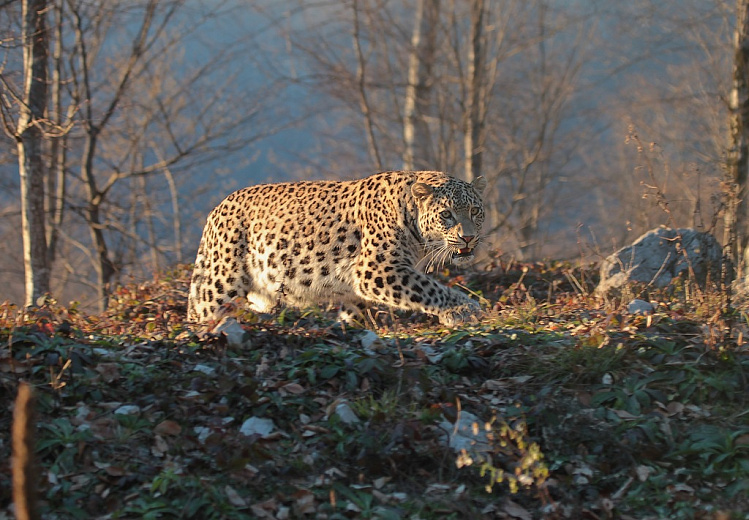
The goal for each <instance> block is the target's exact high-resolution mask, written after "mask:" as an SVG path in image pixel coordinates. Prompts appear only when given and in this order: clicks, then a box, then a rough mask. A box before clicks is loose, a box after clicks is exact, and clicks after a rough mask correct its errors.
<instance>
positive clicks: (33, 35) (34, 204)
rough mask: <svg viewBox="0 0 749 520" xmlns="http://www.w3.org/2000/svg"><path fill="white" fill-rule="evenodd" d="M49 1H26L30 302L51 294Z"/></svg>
mask: <svg viewBox="0 0 749 520" xmlns="http://www.w3.org/2000/svg"><path fill="white" fill-rule="evenodd" d="M45 11H46V0H23V4H22V12H23V29H22V33H23V69H24V93H23V105H22V106H21V112H20V117H19V119H18V127H17V131H16V136H17V148H18V172H19V175H20V180H21V232H22V235H23V262H24V272H25V288H26V298H25V301H24V304H25V305H26V306H31V305H34V304H35V303H36V302H37V300H38V298H39V297H40V296H43V295H44V294H46V293H49V275H50V273H49V264H48V261H47V234H46V225H45V208H44V178H45V165H44V134H43V132H42V128H41V125H42V124H43V120H44V117H45V114H44V112H45V107H46V102H47V54H48V37H47V30H46V25H45V19H44V17H45Z"/></svg>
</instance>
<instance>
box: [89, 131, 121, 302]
mask: <svg viewBox="0 0 749 520" xmlns="http://www.w3.org/2000/svg"><path fill="white" fill-rule="evenodd" d="M97 139H98V130H97V129H96V128H89V130H88V135H87V136H86V144H85V146H84V152H83V163H82V164H81V176H82V177H83V181H84V182H85V184H86V191H87V193H86V196H87V199H88V206H87V207H86V224H88V227H89V232H90V233H91V241H92V242H93V244H94V249H95V250H96V251H95V254H94V257H95V262H94V270H95V271H96V289H97V292H98V294H97V300H98V301H97V307H98V309H99V310H100V311H104V310H105V309H106V308H107V299H108V298H109V283H110V282H111V280H112V277H113V276H114V275H115V273H116V272H117V269H116V267H115V265H114V263H113V262H112V260H111V259H110V258H109V248H108V247H107V240H106V237H105V236H104V225H103V223H102V221H101V214H100V206H101V202H102V200H103V197H102V194H101V193H100V192H99V190H98V188H97V187H96V177H95V176H94V156H95V154H96V143H97Z"/></svg>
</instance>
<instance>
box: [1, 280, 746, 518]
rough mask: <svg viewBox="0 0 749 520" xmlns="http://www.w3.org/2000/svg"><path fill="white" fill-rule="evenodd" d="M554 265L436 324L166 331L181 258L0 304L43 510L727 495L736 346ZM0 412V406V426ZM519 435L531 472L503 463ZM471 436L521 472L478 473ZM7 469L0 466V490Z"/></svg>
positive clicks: (279, 509) (196, 510)
mask: <svg viewBox="0 0 749 520" xmlns="http://www.w3.org/2000/svg"><path fill="white" fill-rule="evenodd" d="M558 274H559V271H553V270H545V268H542V267H541V266H535V267H532V268H531V269H526V270H525V272H524V273H523V277H524V278H523V283H522V284H515V282H516V281H517V280H515V281H514V282H511V283H510V284H505V285H502V283H503V282H502V277H499V276H498V275H496V274H495V273H489V274H488V275H486V277H485V279H483V281H481V282H480V283H481V284H482V285H480V287H482V288H483V289H482V290H483V294H484V296H486V297H488V298H489V299H490V300H492V301H496V302H498V303H497V305H496V309H495V310H494V311H493V315H492V316H491V317H490V319H489V320H487V321H486V322H485V323H483V324H481V325H472V326H470V327H466V328H459V329H455V330H444V329H442V328H439V327H433V328H418V327H421V325H415V324H414V323H409V322H407V321H405V320H401V321H396V322H395V323H394V325H393V327H390V328H387V327H382V328H377V329H375V330H349V331H347V332H345V333H344V332H343V331H342V330H341V329H340V327H333V326H331V325H330V323H331V322H329V321H325V318H324V317H323V318H320V317H319V316H313V317H307V316H302V315H301V314H295V313H294V312H292V311H288V312H286V313H284V315H283V321H282V320H281V319H280V318H279V319H278V320H276V321H273V320H274V319H275V318H274V317H268V318H264V317H260V318H258V317H252V319H251V320H250V323H249V324H248V323H244V322H242V323H241V324H240V321H241V320H239V321H234V322H232V321H231V320H227V321H225V322H224V326H225V327H228V328H219V329H216V328H215V327H214V328H210V327H209V328H206V329H205V330H187V329H185V328H184V326H183V324H182V322H181V319H182V318H181V316H182V315H183V313H184V304H185V301H184V290H185V287H186V286H187V279H186V276H185V277H181V278H179V280H180V281H179V282H177V285H171V286H170V285H168V284H165V283H163V282H154V283H151V284H141V285H138V286H134V287H130V288H125V289H121V290H118V292H117V293H116V295H115V301H114V304H113V305H112V307H111V309H110V310H109V311H108V312H107V313H105V314H103V315H98V316H88V317H84V316H82V315H80V314H76V313H71V312H68V311H67V310H65V309H63V308H61V307H59V306H58V307H48V308H46V309H44V315H43V320H42V321H41V322H40V323H41V326H37V325H35V322H34V320H31V319H29V320H27V321H26V322H24V321H23V320H24V319H26V318H23V319H20V318H19V319H17V318H15V317H13V312H11V311H10V310H9V308H7V307H6V308H5V314H4V315H5V321H4V322H3V323H5V325H4V328H3V325H2V324H1V323H0V333H1V334H2V338H0V339H2V341H0V345H1V346H0V385H2V387H1V388H0V389H3V390H8V391H11V390H12V389H13V388H14V387H15V384H16V379H17V377H19V376H22V377H24V378H28V379H30V380H31V381H33V382H34V383H35V384H36V385H37V387H38V388H39V389H40V393H41V395H42V397H43V399H42V400H41V405H40V413H41V421H40V434H39V453H40V456H41V462H42V465H43V467H44V468H45V474H46V476H47V480H48V482H49V483H48V488H47V489H46V491H45V492H46V493H47V494H46V500H47V504H49V505H48V507H49V508H50V510H53V511H55V514H58V515H61V516H60V517H61V518H72V516H70V517H67V516H65V514H66V513H60V512H59V511H66V509H65V508H66V507H68V506H70V504H72V506H71V507H75V508H78V509H77V510H79V511H82V513H80V514H81V515H83V516H86V515H88V516H93V515H99V516H101V515H107V514H109V515H113V516H115V515H119V516H122V517H134V518H141V517H147V516H149V515H150V516H151V517H155V516H158V515H162V516H163V517H183V518H201V519H203V518H206V519H209V518H244V517H254V518H267V519H273V520H283V519H291V518H302V517H305V516H306V517H310V518H312V517H315V516H317V517H320V518H325V517H328V518H332V517H338V518H340V517H344V518H359V517H371V518H404V517H406V518H407V517H414V518H417V517H418V518H429V517H435V516H436V517H439V516H451V515H452V516H453V517H458V518H477V519H479V518H506V519H520V520H524V519H526V518H541V517H549V518H552V517H553V518H558V519H576V518H623V519H624V518H641V517H644V516H648V515H650V516H653V517H656V516H658V517H669V513H670V512H671V511H674V510H675V508H676V507H677V506H678V508H680V510H683V511H689V512H690V514H691V513H694V516H699V514H701V512H704V511H705V510H706V509H707V506H708V505H710V504H709V500H710V497H712V499H713V500H715V501H720V504H721V507H723V508H724V509H725V508H726V507H728V506H726V504H728V505H729V506H730V505H732V504H739V505H740V504H741V503H742V502H741V501H740V498H738V497H741V494H742V492H743V491H745V490H742V489H741V488H740V486H738V484H737V483H739V484H740V483H741V482H742V479H746V478H747V477H746V475H747V471H749V469H747V468H745V460H746V453H747V447H748V446H749V427H748V426H747V423H746V421H747V416H746V414H744V413H743V410H745V406H744V404H743V403H742V402H741V399H740V395H741V392H740V390H741V388H742V386H741V385H745V384H746V383H745V379H742V377H743V376H742V373H741V372H740V370H738V369H737V368H736V367H741V366H745V365H746V363H747V359H746V356H747V352H746V349H745V348H744V347H742V348H744V350H739V349H734V350H732V349H731V346H730V345H726V346H725V348H724V349H723V350H722V351H718V350H711V348H712V347H709V346H707V344H706V340H705V338H704V337H703V336H702V335H701V334H703V332H702V331H703V330H706V329H704V328H703V327H701V326H700V324H699V322H698V321H696V319H695V318H694V315H692V317H690V316H689V315H688V314H687V313H685V312H683V311H678V312H677V311H676V310H670V308H669V305H668V303H667V302H664V303H661V304H659V305H658V306H657V308H656V311H655V314H653V315H651V316H649V317H642V316H632V315H628V314H626V313H621V312H618V313H617V312H609V311H607V310H605V309H601V308H597V307H595V306H594V302H592V301H591V300H590V299H586V298H585V297H584V296H581V295H580V294H571V293H560V292H556V293H555V296H554V298H553V299H552V300H550V301H548V302H547V303H544V304H541V303H539V302H540V301H541V300H540V299H539V298H541V297H542V296H543V297H544V298H546V297H548V294H550V292H549V286H548V285H546V286H542V287H541V288H540V289H539V288H538V286H539V284H542V283H543V282H544V279H545V278H544V277H547V278H550V279H551V278H553V277H554V276H557V275H558ZM557 281H559V278H557ZM464 282H465V283H467V284H468V285H469V286H471V284H473V286H472V289H476V288H478V287H479V285H477V284H478V282H474V281H473V280H472V279H470V278H466V279H465V280H464ZM565 283H566V282H564V281H562V282H560V283H557V284H556V285H554V288H555V289H554V290H555V291H556V290H557V289H556V288H558V287H563V286H564V284H565ZM179 284H181V286H180V285H179ZM180 287H181V288H180ZM529 295H531V296H533V298H529V297H528V296H529ZM237 312H239V311H237ZM422 321H427V320H422ZM714 328H715V327H713V328H712V329H710V330H713V329H714ZM713 336H714V334H713V332H711V338H713ZM742 338H743V336H742ZM710 341H713V342H714V338H713V339H711V340H710ZM742 342H743V340H742ZM744 344H745V343H744ZM742 363H743V364H744V365H742ZM50 383H54V385H55V386H54V388H53V387H52V386H50ZM494 415H496V416H497V417H498V418H499V419H506V420H507V421H508V422H510V423H512V424H518V423H521V422H522V423H524V424H526V425H527V430H526V431H525V432H524V433H523V435H521V436H519V437H518V438H516V439H515V440H514V441H512V442H507V439H505V445H504V446H501V444H500V441H501V440H502V439H501V435H498V432H497V431H492V430H491V428H490V429H489V430H487V429H486V423H487V422H489V421H490V419H491V418H492V417H493V416H494ZM9 417H10V416H9V410H8V409H7V408H3V409H0V422H2V423H3V424H2V425H0V426H3V428H5V426H7V422H8V421H9ZM707 426H709V428H708V427H707ZM490 436H491V438H490ZM459 437H462V439H461V442H462V444H461V445H460V446H458V445H457V442H458V441H457V439H458V438H459ZM451 441H452V442H453V444H454V445H455V446H454V449H452V448H450V447H449V443H450V442H451ZM532 444H535V445H536V446H537V447H538V450H539V452H538V453H536V455H538V456H543V461H544V463H545V464H546V465H547V466H548V467H549V468H551V475H550V476H549V477H548V478H547V479H546V480H543V481H542V479H540V478H539V479H537V480H534V478H533V477H532V476H529V475H527V474H523V472H522V470H521V466H522V465H523V464H524V463H525V462H527V461H525V462H524V459H523V457H522V453H523V452H525V453H528V452H529V450H530V446H531V445H532ZM479 448H480V449H479ZM500 448H501V449H500ZM3 449H5V450H6V451H5V452H2V453H3V454H4V455H7V453H6V452H7V448H6V446H5V445H0V451H2V450H3ZM456 450H457V451H456ZM461 450H462V451H461ZM477 453H484V454H485V456H486V457H487V458H486V459H485V461H488V462H487V464H491V467H493V468H495V469H497V470H502V471H504V472H509V473H508V474H509V475H513V476H514V477H515V478H517V479H518V482H520V483H527V484H528V487H521V489H519V490H518V493H516V494H514V495H509V494H508V493H507V487H506V486H504V484H505V483H506V481H505V482H504V483H503V485H502V486H495V487H494V490H493V491H492V493H491V494H488V493H486V492H485V491H484V486H485V481H484V480H482V479H481V476H480V475H481V473H480V469H479V466H480V464H479V458H478V457H477ZM461 457H462V458H461ZM456 461H462V462H464V463H465V464H462V468H460V469H459V468H458V467H457V466H456ZM742 464H743V465H742ZM484 469H485V470H486V471H489V470H488V468H484ZM516 470H517V471H518V473H515V472H516ZM495 476H497V477H498V476H500V473H499V471H497V473H496V475H495ZM521 479H523V480H522V481H521ZM540 482H542V484H541V485H540V486H536V487H534V483H540ZM7 483H8V478H7V476H6V475H4V474H1V473H0V484H1V485H0V500H4V502H2V503H1V504H0V507H5V505H6V504H7V501H8V499H9V497H8V495H7V492H6V491H5V489H6V488H7V486H6V484H7ZM666 492H667V493H670V494H671V495H672V497H674V498H664V495H665V494H666ZM62 497H64V503H63V498H62ZM705 497H708V498H705ZM734 497H736V498H734ZM735 507H739V506H735ZM653 511H658V513H653ZM170 515H171V516H170ZM659 515H660V516H659ZM0 516H2V513H1V512H0Z"/></svg>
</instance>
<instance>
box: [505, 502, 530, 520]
mask: <svg viewBox="0 0 749 520" xmlns="http://www.w3.org/2000/svg"><path fill="white" fill-rule="evenodd" d="M502 509H503V510H504V512H505V513H507V514H508V515H510V516H511V517H513V518H520V520H533V517H532V516H531V514H530V513H529V512H528V510H527V509H526V508H524V507H523V506H521V505H520V504H518V503H516V502H513V501H512V500H507V501H506V502H505V503H504V505H503V506H502Z"/></svg>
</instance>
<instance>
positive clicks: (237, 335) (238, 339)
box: [213, 316, 250, 348]
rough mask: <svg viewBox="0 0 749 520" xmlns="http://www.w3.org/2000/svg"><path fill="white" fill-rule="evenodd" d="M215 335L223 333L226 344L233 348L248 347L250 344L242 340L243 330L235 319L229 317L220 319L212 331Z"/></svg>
mask: <svg viewBox="0 0 749 520" xmlns="http://www.w3.org/2000/svg"><path fill="white" fill-rule="evenodd" d="M213 332H214V333H215V334H221V333H223V334H224V336H226V343H227V344H228V345H229V346H230V347H233V348H239V347H242V346H249V344H250V342H249V341H245V340H244V335H245V330H244V329H243V328H242V326H241V325H240V324H239V323H238V322H237V320H236V319H234V318H231V317H229V316H227V317H225V318H224V319H222V320H221V321H220V322H219V324H218V325H216V327H215V328H214V329H213Z"/></svg>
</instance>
